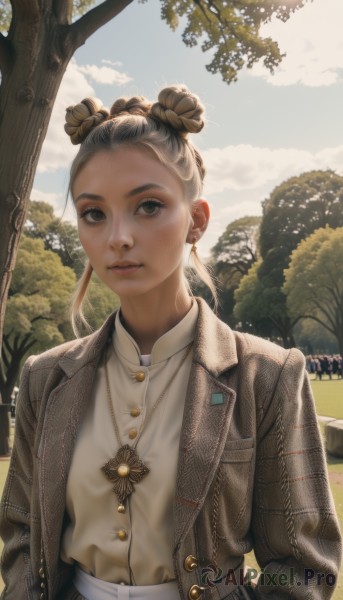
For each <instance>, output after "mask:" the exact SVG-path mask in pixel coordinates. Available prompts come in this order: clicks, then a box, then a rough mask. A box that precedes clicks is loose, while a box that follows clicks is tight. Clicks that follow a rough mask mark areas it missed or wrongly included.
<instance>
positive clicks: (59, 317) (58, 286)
mask: <svg viewBox="0 0 343 600" xmlns="http://www.w3.org/2000/svg"><path fill="white" fill-rule="evenodd" d="M75 281H76V277H75V274H74V272H73V271H72V270H71V269H70V268H68V267H64V266H63V264H62V262H61V260H60V258H59V257H58V255H57V254H56V253H55V252H52V251H51V250H45V248H44V243H43V240H38V239H36V240H33V239H29V238H27V237H26V236H23V238H22V241H21V244H20V248H19V251H18V259H17V265H16V268H15V270H14V273H13V278H12V283H11V287H10V293H9V299H8V305H7V315H6V322H5V336H6V337H7V339H12V338H14V337H15V336H16V337H17V336H20V337H22V336H26V335H27V334H29V336H30V341H33V340H34V342H35V346H36V348H37V349H42V348H45V347H47V346H51V345H53V344H57V343H60V342H63V341H64V339H63V336H62V334H61V332H60V330H59V326H60V325H61V323H63V322H64V321H66V320H68V305H69V300H70V296H71V293H72V290H73V288H74V286H75Z"/></svg>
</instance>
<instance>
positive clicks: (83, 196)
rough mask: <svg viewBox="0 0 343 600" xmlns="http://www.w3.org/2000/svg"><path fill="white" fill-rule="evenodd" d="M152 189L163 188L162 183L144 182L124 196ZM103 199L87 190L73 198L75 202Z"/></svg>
mask: <svg viewBox="0 0 343 600" xmlns="http://www.w3.org/2000/svg"><path fill="white" fill-rule="evenodd" d="M152 189H158V190H164V189H165V188H164V187H163V185H159V184H158V183H145V184H144V185H140V186H138V187H136V188H134V189H133V190H130V191H129V192H128V193H127V194H126V197H127V198H132V197H133V196H136V195H137V194H141V193H142V192H147V191H148V190H152ZM103 199H104V197H103V196H100V195H99V194H91V193H89V192H83V193H82V194H79V196H78V197H77V198H75V200H74V202H75V204H76V203H77V202H78V201H79V200H95V201H99V200H103Z"/></svg>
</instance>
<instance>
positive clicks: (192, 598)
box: [188, 585, 205, 600]
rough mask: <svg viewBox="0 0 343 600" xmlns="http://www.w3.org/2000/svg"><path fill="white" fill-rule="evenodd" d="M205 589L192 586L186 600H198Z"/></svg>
mask: <svg viewBox="0 0 343 600" xmlns="http://www.w3.org/2000/svg"><path fill="white" fill-rule="evenodd" d="M204 589H205V588H203V587H200V586H199V585H192V587H190V588H189V590H188V600H198V598H200V596H201V594H202V593H203V591H204Z"/></svg>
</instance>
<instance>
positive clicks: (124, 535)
mask: <svg viewBox="0 0 343 600" xmlns="http://www.w3.org/2000/svg"><path fill="white" fill-rule="evenodd" d="M117 535H118V538H119V539H120V541H121V542H125V540H126V539H127V532H126V531H125V529H119V531H118V533H117Z"/></svg>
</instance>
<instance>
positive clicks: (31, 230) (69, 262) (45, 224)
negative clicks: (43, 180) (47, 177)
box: [24, 201, 85, 277]
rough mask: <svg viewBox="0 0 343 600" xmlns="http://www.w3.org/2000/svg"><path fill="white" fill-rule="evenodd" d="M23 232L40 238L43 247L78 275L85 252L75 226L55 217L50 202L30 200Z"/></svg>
mask: <svg viewBox="0 0 343 600" xmlns="http://www.w3.org/2000/svg"><path fill="white" fill-rule="evenodd" d="M24 232H25V234H26V235H27V236H28V237H31V238H34V239H36V238H38V239H42V240H43V241H44V247H45V249H46V250H52V251H53V252H56V254H58V256H59V257H60V259H61V261H62V263H63V265H64V266H66V267H70V268H71V269H73V270H74V271H75V273H76V275H77V277H80V275H81V273H82V270H83V266H84V261H85V254H84V252H83V249H82V247H81V244H80V240H79V236H78V232H77V228H76V227H75V226H74V225H72V223H69V222H68V221H61V220H60V219H57V218H56V217H55V215H54V210H53V207H52V206H51V204H48V203H47V202H36V201H31V202H30V204H29V210H28V215H27V220H26V223H25V227H24Z"/></svg>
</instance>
